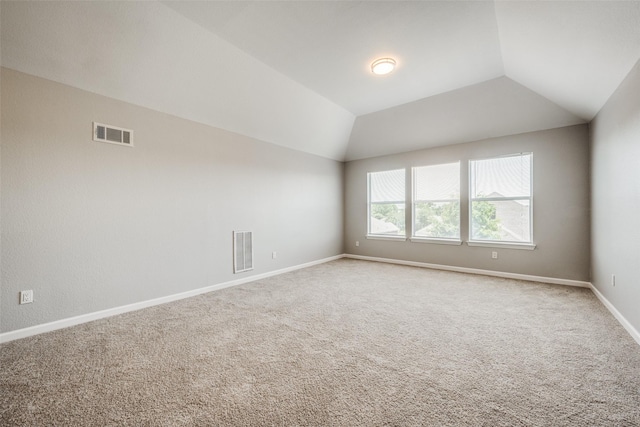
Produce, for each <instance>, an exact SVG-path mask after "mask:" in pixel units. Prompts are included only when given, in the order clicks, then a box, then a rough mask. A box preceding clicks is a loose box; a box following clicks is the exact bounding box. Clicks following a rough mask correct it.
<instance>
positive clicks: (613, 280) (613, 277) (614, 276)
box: [611, 274, 616, 287]
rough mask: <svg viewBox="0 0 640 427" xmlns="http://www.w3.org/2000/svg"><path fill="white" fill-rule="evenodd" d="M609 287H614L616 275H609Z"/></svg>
mask: <svg viewBox="0 0 640 427" xmlns="http://www.w3.org/2000/svg"><path fill="white" fill-rule="evenodd" d="M611 286H613V287H615V286H616V275H615V274H612V275H611Z"/></svg>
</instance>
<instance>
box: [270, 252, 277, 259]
mask: <svg viewBox="0 0 640 427" xmlns="http://www.w3.org/2000/svg"><path fill="white" fill-rule="evenodd" d="M271 258H273V259H276V258H278V252H276V251H273V252H271Z"/></svg>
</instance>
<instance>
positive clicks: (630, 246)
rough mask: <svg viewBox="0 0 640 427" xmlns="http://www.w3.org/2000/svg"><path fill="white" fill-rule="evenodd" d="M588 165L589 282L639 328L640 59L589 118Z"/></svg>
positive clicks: (639, 329)
mask: <svg viewBox="0 0 640 427" xmlns="http://www.w3.org/2000/svg"><path fill="white" fill-rule="evenodd" d="M591 168H592V172H591V189H592V196H591V197H592V204H591V206H592V227H591V233H592V248H593V249H592V255H591V266H592V283H593V284H594V286H595V287H596V288H597V289H598V290H599V291H600V292H601V293H602V294H603V295H604V296H605V297H606V298H607V299H608V300H609V301H610V302H611V303H612V304H613V305H614V306H615V307H616V308H617V309H618V311H619V312H620V313H622V315H623V316H624V317H625V318H626V319H627V320H628V321H629V322H630V323H631V324H632V325H633V326H634V327H635V329H636V330H638V331H640V275H639V274H638V273H639V272H640V62H638V63H637V64H636V65H635V66H634V68H633V69H632V70H631V72H630V73H629V75H628V76H627V77H626V79H625V80H624V81H623V82H622V83H621V85H620V87H618V89H617V90H616V92H615V93H614V94H613V95H612V96H611V98H610V99H609V101H607V103H606V104H605V106H604V107H603V108H602V110H600V112H599V113H598V115H597V116H596V118H595V119H594V120H593V122H592V123H591ZM612 274H615V276H616V284H615V287H614V286H613V285H612V282H611V275H612Z"/></svg>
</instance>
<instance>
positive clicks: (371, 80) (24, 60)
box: [0, 1, 640, 160]
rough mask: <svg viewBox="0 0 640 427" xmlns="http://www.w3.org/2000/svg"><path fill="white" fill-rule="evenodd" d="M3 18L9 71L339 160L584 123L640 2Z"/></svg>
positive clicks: (639, 48) (13, 6)
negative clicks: (379, 69)
mask: <svg viewBox="0 0 640 427" xmlns="http://www.w3.org/2000/svg"><path fill="white" fill-rule="evenodd" d="M0 11H1V13H0V14H1V19H2V21H1V31H2V33H1V35H2V56H1V60H2V66H4V67H8V68H12V69H16V70H18V71H23V72H26V73H29V74H33V75H36V76H40V77H44V78H48V79H51V80H54V81H58V82H61V83H65V84H68V85H71V86H75V87H79V88H81V89H85V90H89V91H92V92H95V93H99V94H102V95H106V96H110V97H113V98H117V99H122V100H124V101H128V102H132V103H135V104H138V105H142V106H145V107H149V108H153V109H155V110H159V111H163V112H166V113H170V114H174V115H177V116H180V117H184V118H187V119H190V120H194V121H198V122H201V123H205V124H209V125H212V126H216V127H220V128H223V129H228V130H231V131H234V132H238V133H242V134H245V135H248V136H251V137H254V138H258V139H261V140H264V141H266V142H270V143H274V144H278V145H282V146H286V147H290V148H293V149H297V150H301V151H306V152H309V153H313V154H317V155H320V156H324V157H328V158H333V159H336V160H354V159H360V158H366V157H372V156H379V155H386V154H391V153H397V152H404V151H410V150H415V149H420V148H427V147H433V146H438V145H445V144H454V143H460V142H468V141H474V140H480V139H484V138H489V137H497V136H504V135H512V134H518V133H523V132H529V131H535V130H542V129H550V128H556V127H561V126H568V125H573V124H578V123H586V122H589V121H590V120H591V119H592V118H593V117H594V116H595V115H596V114H597V112H598V111H599V110H600V108H602V106H603V105H604V103H605V102H606V101H607V99H608V98H609V96H610V95H611V94H612V93H613V91H614V90H615V89H616V88H617V87H618V85H619V84H620V82H621V81H622V80H623V79H624V77H625V76H626V75H627V74H628V72H629V71H630V70H631V68H632V67H633V65H634V64H635V63H636V62H637V61H638V59H639V58H640V1H570V2H569V1H545V2H542V1H469V2H463V1H408V2H405V1H297V2H291V1H283V2H279V1H267V2H265V1H253V2H244V1H215V2H214V1H212V2H191V1H164V2H7V1H3V2H2V3H1V5H0ZM385 56H391V57H393V58H395V59H396V60H397V62H398V67H397V68H396V70H395V71H394V72H393V73H392V74H390V75H387V76H376V75H373V74H372V73H371V70H370V68H369V67H370V64H371V62H372V61H373V60H374V59H376V58H379V57H385ZM123 126H124V127H126V126H125V124H123Z"/></svg>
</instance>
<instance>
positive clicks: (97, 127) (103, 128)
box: [93, 122, 133, 147]
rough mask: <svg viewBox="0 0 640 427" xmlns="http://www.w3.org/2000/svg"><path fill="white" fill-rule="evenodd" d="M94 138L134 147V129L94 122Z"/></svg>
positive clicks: (99, 140)
mask: <svg viewBox="0 0 640 427" xmlns="http://www.w3.org/2000/svg"><path fill="white" fill-rule="evenodd" d="M93 140H94V141H98V142H108V143H110V144H118V145H126V146H128V147H133V131H132V130H130V129H123V128H119V127H116V126H111V125H103V124H102V123H96V122H93Z"/></svg>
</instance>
